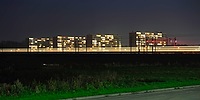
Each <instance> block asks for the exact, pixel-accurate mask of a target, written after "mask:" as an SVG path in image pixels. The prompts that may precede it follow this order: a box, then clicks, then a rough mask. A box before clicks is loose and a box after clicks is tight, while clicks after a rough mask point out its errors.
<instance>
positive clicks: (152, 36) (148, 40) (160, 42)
mask: <svg viewBox="0 0 200 100" xmlns="http://www.w3.org/2000/svg"><path fill="white" fill-rule="evenodd" d="M167 42H168V40H167V38H166V37H165V36H164V35H163V33H162V32H157V33H153V32H131V33H129V46H130V47H138V46H154V45H156V46H164V45H167Z"/></svg>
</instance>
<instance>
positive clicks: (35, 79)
mask: <svg viewBox="0 0 200 100" xmlns="http://www.w3.org/2000/svg"><path fill="white" fill-rule="evenodd" d="M0 77H1V80H0V81H1V83H0V95H1V96H0V99H1V100H6V99H7V100H12V99H14V100H57V99H63V98H65V99H66V98H75V97H81V96H91V95H101V94H111V93H121V92H136V91H143V90H150V89H158V88H168V87H180V86H187V85H200V65H199V64H190V65H182V64H167V65H162V64H152V65H148V64H137V65H136V64H135V65H131V64H115V63H110V64H101V65H99V64H98V65H95V64H91V65H78V64H77V65H73V66H67V65H41V66H36V67H32V68H30V67H28V68H23V69H20V68H13V67H9V68H4V69H1V70H0Z"/></svg>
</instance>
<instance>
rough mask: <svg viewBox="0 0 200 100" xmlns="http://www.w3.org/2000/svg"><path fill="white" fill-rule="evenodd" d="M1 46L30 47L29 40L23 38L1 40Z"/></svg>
mask: <svg viewBox="0 0 200 100" xmlns="http://www.w3.org/2000/svg"><path fill="white" fill-rule="evenodd" d="M0 47H1V48H27V47H28V41H27V40H23V41H21V42H17V41H1V42H0Z"/></svg>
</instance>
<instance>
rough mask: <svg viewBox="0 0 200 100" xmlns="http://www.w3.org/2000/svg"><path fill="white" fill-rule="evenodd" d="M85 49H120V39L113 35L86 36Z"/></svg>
mask: <svg viewBox="0 0 200 100" xmlns="http://www.w3.org/2000/svg"><path fill="white" fill-rule="evenodd" d="M86 42H87V47H92V48H94V47H121V39H120V37H119V36H118V35H113V34H95V35H91V34H90V35H87V36H86Z"/></svg>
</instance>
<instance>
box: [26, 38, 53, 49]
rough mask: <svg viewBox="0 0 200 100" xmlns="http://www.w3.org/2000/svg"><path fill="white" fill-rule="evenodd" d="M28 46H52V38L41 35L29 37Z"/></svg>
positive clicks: (34, 47) (32, 47)
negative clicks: (39, 36)
mask: <svg viewBox="0 0 200 100" xmlns="http://www.w3.org/2000/svg"><path fill="white" fill-rule="evenodd" d="M29 48H31V49H38V48H53V38H49V37H42V38H29Z"/></svg>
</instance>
